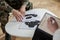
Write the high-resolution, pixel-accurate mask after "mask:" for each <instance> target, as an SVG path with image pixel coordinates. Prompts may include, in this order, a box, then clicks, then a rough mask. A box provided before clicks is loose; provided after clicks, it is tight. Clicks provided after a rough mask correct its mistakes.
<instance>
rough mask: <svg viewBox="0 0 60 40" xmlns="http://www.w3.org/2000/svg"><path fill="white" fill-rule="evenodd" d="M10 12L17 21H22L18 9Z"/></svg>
mask: <svg viewBox="0 0 60 40" xmlns="http://www.w3.org/2000/svg"><path fill="white" fill-rule="evenodd" d="M12 13H13V15H14V16H15V18H16V20H17V21H19V22H20V21H22V19H23V15H22V14H21V13H20V12H19V11H18V10H15V9H13V10H12Z"/></svg>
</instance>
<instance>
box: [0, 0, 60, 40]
mask: <svg viewBox="0 0 60 40" xmlns="http://www.w3.org/2000/svg"><path fill="white" fill-rule="evenodd" d="M29 1H30V2H32V3H33V8H44V9H48V10H50V11H51V12H53V13H54V14H56V15H57V16H58V17H59V18H60V0H29ZM10 20H11V16H10ZM0 26H1V24H0ZM1 35H2V36H1ZM4 35H5V34H3V33H2V30H1V28H0V36H1V37H2V39H0V40H4ZM12 38H13V36H12ZM31 39H32V38H21V37H16V40H31Z"/></svg>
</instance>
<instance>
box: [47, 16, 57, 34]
mask: <svg viewBox="0 0 60 40" xmlns="http://www.w3.org/2000/svg"><path fill="white" fill-rule="evenodd" d="M47 26H48V28H49V30H50V31H51V32H53V33H54V32H55V31H56V30H57V29H58V24H57V22H56V20H55V19H54V18H53V17H50V18H48V20H47Z"/></svg>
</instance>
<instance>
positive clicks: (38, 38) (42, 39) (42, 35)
mask: <svg viewBox="0 0 60 40" xmlns="http://www.w3.org/2000/svg"><path fill="white" fill-rule="evenodd" d="M52 38H53V36H52V35H50V34H48V33H46V32H44V31H43V30H41V29H39V28H37V29H36V31H35V34H34V36H33V38H32V40H52Z"/></svg>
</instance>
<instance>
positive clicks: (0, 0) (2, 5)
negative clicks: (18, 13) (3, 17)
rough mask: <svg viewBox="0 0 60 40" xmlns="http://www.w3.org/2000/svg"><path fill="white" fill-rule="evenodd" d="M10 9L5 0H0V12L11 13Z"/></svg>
mask: <svg viewBox="0 0 60 40" xmlns="http://www.w3.org/2000/svg"><path fill="white" fill-rule="evenodd" d="M12 9H13V8H12V7H10V6H9V5H8V4H7V3H6V2H5V0H0V11H6V12H8V13H9V12H11V11H12Z"/></svg>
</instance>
